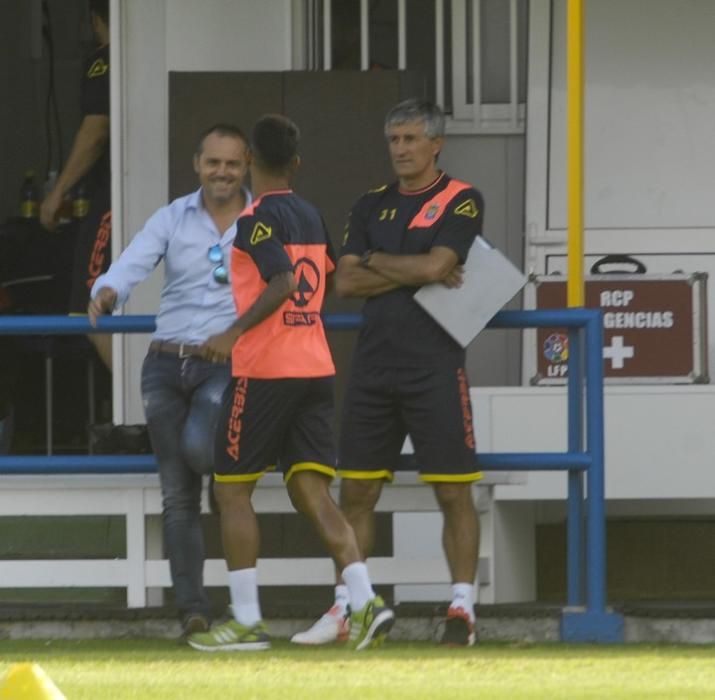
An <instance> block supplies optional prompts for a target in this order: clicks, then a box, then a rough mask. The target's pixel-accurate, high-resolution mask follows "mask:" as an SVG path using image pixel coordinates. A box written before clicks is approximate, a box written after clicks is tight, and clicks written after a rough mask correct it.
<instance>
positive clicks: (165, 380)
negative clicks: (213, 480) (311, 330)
mask: <svg viewBox="0 0 715 700" xmlns="http://www.w3.org/2000/svg"><path fill="white" fill-rule="evenodd" d="M248 159H249V153H248V142H247V139H246V137H245V136H244V135H243V133H242V132H241V130H240V129H238V128H237V127H235V126H232V125H230V124H217V125H215V126H212V127H211V128H210V129H207V130H206V131H205V132H204V133H203V134H202V135H201V138H200V140H199V144H198V149H197V151H196V154H195V156H194V169H195V171H196V174H197V175H198V178H199V182H200V184H201V187H200V189H198V190H197V191H196V192H193V193H192V194H190V195H187V196H185V197H180V198H179V199H176V200H174V201H173V202H172V203H171V204H169V205H168V206H166V207H162V208H161V209H159V210H158V211H157V212H156V213H155V214H154V215H153V216H152V217H151V218H150V219H149V220H148V221H147V222H146V224H145V226H144V228H143V229H142V230H141V231H139V233H137V234H136V235H135V236H134V238H133V239H132V241H131V243H130V244H129V246H128V247H127V249H126V250H125V251H124V252H123V253H122V255H121V256H120V257H119V259H118V260H117V261H116V262H115V263H114V264H113V265H112V266H111V267H110V268H109V270H108V271H107V273H106V274H105V275H102V276H101V277H99V278H98V279H97V281H96V283H95V284H94V287H93V288H92V299H91V300H90V303H89V309H88V311H89V318H90V322H91V323H96V320H97V316H98V315H99V314H104V313H110V312H111V311H112V310H113V309H114V308H115V307H116V306H119V305H121V304H124V302H125V301H126V300H127V298H128V296H129V293H130V292H131V290H132V289H133V288H134V287H135V285H137V284H138V283H139V282H141V281H142V280H143V279H145V278H146V277H148V276H149V274H150V273H151V272H152V271H153V270H154V268H155V267H156V266H157V265H158V264H159V262H160V261H161V260H162V259H163V260H164V270H165V280H164V286H163V288H162V291H161V303H160V306H159V313H158V314H157V317H156V332H155V333H154V336H153V339H152V341H151V343H150V345H149V352H148V354H147V356H146V359H145V360H144V366H143V368H142V398H143V401H144V412H145V414H146V420H147V426H148V428H149V436H150V438H151V444H152V448H153V450H154V454H155V455H156V459H157V462H158V464H159V479H160V481H161V491H162V497H163V513H162V520H163V526H164V544H165V547H166V551H167V556H168V558H169V565H170V568H171V580H172V583H173V584H174V591H175V594H176V605H177V608H178V611H179V616H180V621H181V625H182V632H183V636H184V637H187V636H188V635H189V634H192V633H193V632H199V631H205V630H208V628H209V623H210V609H209V601H208V598H207V596H206V592H205V590H204V586H203V567H204V541H203V533H202V531H201V522H200V515H201V482H202V475H203V474H207V473H211V472H212V471H213V468H214V463H213V448H214V435H215V433H216V427H217V424H218V413H219V409H220V407H221V399H222V397H223V392H224V389H225V388H226V386H227V385H228V382H229V379H230V377H231V370H230V366H229V363H228V362H223V363H214V362H209V361H208V360H206V359H204V358H203V357H202V355H201V351H200V346H201V345H202V343H203V342H204V341H205V340H206V339H207V338H208V337H209V336H211V335H214V334H215V333H218V332H219V331H222V330H225V329H226V328H228V327H229V326H230V325H231V324H232V323H233V322H234V321H235V320H236V310H235V308H234V305H233V298H232V296H231V285H230V280H229V275H228V265H227V262H224V261H227V260H228V254H229V251H230V249H231V244H232V243H233V233H234V224H235V222H236V219H237V218H238V215H239V213H240V212H241V210H242V209H243V208H244V207H245V206H246V204H249V203H250V200H251V196H250V193H249V192H248V190H246V189H244V188H243V181H244V179H245V177H246V173H247V172H248Z"/></svg>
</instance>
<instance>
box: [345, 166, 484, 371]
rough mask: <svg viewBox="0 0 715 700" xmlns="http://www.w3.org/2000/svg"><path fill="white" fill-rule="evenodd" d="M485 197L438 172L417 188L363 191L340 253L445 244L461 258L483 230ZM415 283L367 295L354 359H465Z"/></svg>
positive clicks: (401, 362)
mask: <svg viewBox="0 0 715 700" xmlns="http://www.w3.org/2000/svg"><path fill="white" fill-rule="evenodd" d="M483 217H484V202H483V199H482V195H481V194H480V193H479V192H478V191H477V190H476V189H474V188H473V187H472V186H471V185H468V184H467V183H465V182H460V181H459V180H454V179H452V178H450V177H449V176H448V175H446V174H445V173H442V174H441V175H440V176H439V177H438V178H437V180H435V182H433V183H432V184H431V185H430V186H429V187H426V188H425V189H423V190H419V191H415V192H403V191H401V190H400V188H399V186H398V184H397V183H393V184H391V185H385V186H384V187H378V188H376V189H374V190H370V191H369V192H367V193H366V194H365V195H363V196H362V197H361V198H360V199H359V200H358V202H357V203H356V204H355V206H354V207H353V209H352V211H351V212H350V215H349V217H348V222H347V224H346V227H345V235H344V239H343V246H342V250H341V255H358V256H359V255H362V254H363V253H364V252H365V251H367V250H373V251H383V252H385V253H390V254H392V255H418V254H422V253H429V251H430V250H431V249H432V248H433V247H435V246H443V247H446V248H451V249H452V250H453V251H454V252H455V253H456V254H457V257H458V258H459V260H460V262H462V263H463V262H464V261H465V260H466V259H467V254H468V253H469V249H470V248H471V245H472V243H473V242H474V239H475V237H476V236H477V235H479V234H481V231H482V219H483ZM417 289H418V288H417V287H399V288H398V289H395V290H392V291H390V292H386V293H384V294H379V295H377V296H374V297H370V298H368V299H367V300H366V301H365V305H364V307H363V316H364V323H363V327H362V329H361V331H360V338H359V342H358V345H357V348H356V359H357V360H358V361H365V362H366V363H368V364H371V365H379V366H425V365H427V366H433V365H435V364H442V365H444V364H451V365H455V366H460V365H461V364H463V362H464V350H463V348H462V347H461V346H460V345H459V344H458V343H457V342H456V341H455V340H453V339H452V337H451V336H450V335H448V334H447V332H446V331H444V330H443V329H442V327H441V326H440V325H439V324H438V323H437V322H436V321H435V320H434V319H433V318H432V317H431V316H429V315H428V314H427V312H426V311H424V310H423V309H422V307H421V306H419V305H418V304H417V302H416V301H415V300H414V299H413V298H412V297H413V296H414V293H415V292H416V291H417Z"/></svg>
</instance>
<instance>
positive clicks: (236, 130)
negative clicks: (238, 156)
mask: <svg viewBox="0 0 715 700" xmlns="http://www.w3.org/2000/svg"><path fill="white" fill-rule="evenodd" d="M211 134H216V135H217V136H230V137H232V138H234V139H240V140H241V141H243V143H244V144H246V148H248V137H247V136H246V134H244V133H243V131H242V130H241V128H240V127H238V126H235V125H234V124H227V123H225V122H219V123H217V124H214V125H213V126H210V127H209V128H208V129H204V130H203V131H202V132H201V135H200V136H199V142H198V143H197V144H196V155H201V151H203V150H204V141H206V138H207V137H208V136H211Z"/></svg>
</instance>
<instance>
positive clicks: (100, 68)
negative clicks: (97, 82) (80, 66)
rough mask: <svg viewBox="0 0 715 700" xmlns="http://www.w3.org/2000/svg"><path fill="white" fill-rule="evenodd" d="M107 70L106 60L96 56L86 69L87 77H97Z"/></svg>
mask: <svg viewBox="0 0 715 700" xmlns="http://www.w3.org/2000/svg"><path fill="white" fill-rule="evenodd" d="M108 70H109V66H108V65H107V62H106V61H105V60H104V59H103V58H98V59H97V60H96V61H95V62H94V63H92V65H91V66H90V67H89V70H88V71H87V77H88V78H99V76H100V75H104V74H105V73H106V72H107V71H108Z"/></svg>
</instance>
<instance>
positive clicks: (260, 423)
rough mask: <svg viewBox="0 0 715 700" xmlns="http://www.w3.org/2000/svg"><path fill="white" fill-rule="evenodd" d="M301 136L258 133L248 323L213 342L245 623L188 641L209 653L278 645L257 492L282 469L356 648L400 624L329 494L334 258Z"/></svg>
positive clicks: (230, 561) (219, 469)
mask: <svg viewBox="0 0 715 700" xmlns="http://www.w3.org/2000/svg"><path fill="white" fill-rule="evenodd" d="M298 138H299V132H298V127H297V126H296V125H295V124H294V123H293V122H292V121H290V120H289V119H287V118H285V117H282V116H279V115H267V116H265V117H263V118H261V119H260V120H259V121H258V123H257V124H256V125H255V127H254V129H253V133H252V137H251V151H252V162H251V182H252V186H253V193H254V197H255V199H254V202H253V205H252V206H250V207H248V208H247V209H246V210H244V212H243V213H242V214H241V216H240V217H239V219H238V221H237V224H236V239H235V241H234V248H233V251H232V258H231V284H232V286H233V294H234V300H235V302H236V308H237V311H238V320H237V321H236V322H235V323H234V324H233V325H232V326H231V327H230V328H229V329H228V330H227V331H226V332H224V333H221V334H219V335H215V336H213V337H211V338H209V339H208V340H207V341H206V343H205V345H204V354H205V356H206V357H207V358H208V359H211V360H217V361H220V360H224V359H226V358H228V357H229V356H231V358H232V374H233V380H232V382H231V384H230V385H229V387H228V389H227V391H226V394H225V396H224V406H223V414H222V417H221V418H220V420H219V423H218V435H217V442H216V473H215V489H214V490H215V494H216V499H217V501H218V504H219V509H220V513H221V534H222V539H223V545H224V552H225V555H226V563H227V565H228V570H229V588H230V592H231V602H232V610H233V615H234V619H232V620H229V621H228V622H226V623H225V624H223V625H219V626H218V627H215V628H214V629H212V630H211V631H210V632H207V633H203V634H195V635H193V636H191V637H190V638H189V644H190V645H191V646H192V647H194V648H195V649H198V650H200V651H243V650H261V649H267V648H269V647H270V637H269V635H268V632H267V630H266V627H265V625H264V623H263V620H262V616H261V610H260V605H259V600H258V584H257V576H256V560H257V557H258V546H259V530H258V521H257V519H256V515H255V513H254V511H253V507H252V504H251V495H252V493H253V489H254V487H255V485H256V482H257V481H258V479H259V478H260V477H261V476H262V475H263V474H265V473H266V472H267V471H269V470H273V469H279V470H281V471H282V472H283V477H284V479H285V482H286V487H287V489H288V493H289V495H290V498H291V502H292V503H293V505H294V506H295V508H296V510H297V511H299V512H300V513H302V514H303V515H305V516H306V517H307V518H308V519H309V520H310V522H311V523H312V524H313V526H314V527H315V529H316V530H317V532H318V534H319V535H320V537H321V539H322V540H323V542H324V543H325V546H326V547H327V549H328V551H329V552H330V554H331V556H332V557H333V559H334V561H335V564H336V566H337V568H338V570H339V571H340V572H341V575H342V578H343V580H344V581H345V583H346V585H347V586H348V587H349V589H350V594H351V600H352V601H353V610H354V612H353V618H352V635H351V645H352V646H353V648H355V649H356V650H361V649H366V648H368V647H371V646H376V645H378V644H379V643H380V642H381V641H382V640H383V638H384V637H385V635H386V634H387V632H388V631H389V629H390V628H391V626H392V623H393V621H394V614H393V612H392V610H390V609H389V608H387V607H386V606H385V604H384V602H383V600H382V599H381V598H380V597H379V596H376V595H375V593H374V591H373V589H372V584H371V582H370V578H369V575H368V571H367V566H366V565H365V563H364V561H363V560H362V558H361V557H360V553H359V549H358V545H357V540H356V538H355V533H354V532H353V529H352V527H351V526H350V525H349V523H348V521H347V519H346V518H345V516H344V515H343V513H342V512H341V511H340V509H339V508H338V506H337V505H336V503H335V502H334V501H333V499H332V496H331V495H330V491H329V490H328V487H329V485H330V482H331V480H332V479H333V477H334V476H335V447H334V438H333V432H332V416H333V379H334V374H335V367H334V365H333V360H332V357H331V355H330V349H329V347H328V343H327V341H326V338H325V331H324V329H323V323H322V321H321V318H320V310H321V307H322V304H323V298H324V297H325V292H326V288H327V280H328V278H329V276H330V275H331V274H332V272H333V271H334V269H335V255H334V253H333V251H332V247H331V245H330V242H329V239H328V236H327V233H326V230H325V225H324V223H323V220H322V218H321V216H320V213H319V212H318V210H317V209H316V208H315V207H314V206H313V205H312V204H310V203H309V202H306V201H305V200H304V199H302V198H301V197H299V196H298V195H297V194H295V193H294V192H293V191H292V190H291V187H290V182H291V179H292V176H293V174H294V172H295V171H296V169H297V167H298V165H299V162H300V160H299V157H298V155H297V145H298ZM353 596H356V597H353Z"/></svg>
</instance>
